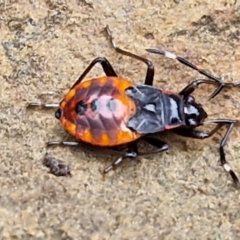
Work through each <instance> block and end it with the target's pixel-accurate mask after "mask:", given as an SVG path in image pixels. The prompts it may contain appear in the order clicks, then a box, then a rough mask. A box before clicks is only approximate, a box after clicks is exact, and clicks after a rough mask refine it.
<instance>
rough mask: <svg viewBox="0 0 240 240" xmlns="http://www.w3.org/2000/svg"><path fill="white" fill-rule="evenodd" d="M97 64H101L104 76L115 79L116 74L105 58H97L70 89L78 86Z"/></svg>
mask: <svg viewBox="0 0 240 240" xmlns="http://www.w3.org/2000/svg"><path fill="white" fill-rule="evenodd" d="M97 63H100V64H101V66H102V68H103V71H104V72H105V74H106V75H107V76H109V77H117V74H116V72H115V70H114V69H113V67H112V65H111V63H110V62H109V61H108V60H107V59H106V58H105V57H97V58H95V59H94V60H93V61H92V62H91V63H90V64H89V66H88V67H87V68H86V69H85V70H84V72H83V73H82V74H81V75H80V77H79V78H78V80H77V81H76V82H75V83H74V85H73V86H72V88H74V87H75V86H76V85H77V84H79V83H80V82H81V81H82V80H83V79H84V78H85V76H86V75H87V74H88V73H89V72H90V71H91V69H92V68H93V67H94V66H95V65H96V64H97Z"/></svg>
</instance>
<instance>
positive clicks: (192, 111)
mask: <svg viewBox="0 0 240 240" xmlns="http://www.w3.org/2000/svg"><path fill="white" fill-rule="evenodd" d="M184 114H185V116H186V125H187V126H188V127H192V128H194V127H197V126H199V125H201V124H202V123H203V121H204V120H205V119H206V118H207V113H206V112H205V110H204V109H203V108H202V105H201V104H199V103H196V102H195V99H194V97H193V96H188V98H187V99H186V100H185V104H184Z"/></svg>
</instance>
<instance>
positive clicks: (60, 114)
mask: <svg viewBox="0 0 240 240" xmlns="http://www.w3.org/2000/svg"><path fill="white" fill-rule="evenodd" d="M61 117H62V110H61V109H60V108H59V109H58V110H57V111H56V112H55V118H57V119H60V118H61Z"/></svg>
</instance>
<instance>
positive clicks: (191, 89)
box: [179, 79, 223, 100]
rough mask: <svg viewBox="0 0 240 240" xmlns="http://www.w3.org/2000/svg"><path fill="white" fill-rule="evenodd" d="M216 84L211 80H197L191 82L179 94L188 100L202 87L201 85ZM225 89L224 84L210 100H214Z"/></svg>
mask: <svg viewBox="0 0 240 240" xmlns="http://www.w3.org/2000/svg"><path fill="white" fill-rule="evenodd" d="M203 83H204V84H216V82H213V81H212V80H209V79H196V80H194V81H193V82H191V83H190V84H189V85H187V86H186V87H185V88H184V89H183V90H182V91H181V92H180V93H179V94H180V95H183V96H184V98H187V97H188V96H189V95H190V94H191V93H192V92H194V91H195V89H196V88H197V87H198V86H199V85H201V84H203ZM222 88H223V84H221V85H220V86H219V87H218V88H217V89H216V90H215V91H214V92H213V93H212V94H211V95H210V97H209V100H210V99H212V98H214V97H215V96H216V95H218V94H219V93H220V92H221V90H222Z"/></svg>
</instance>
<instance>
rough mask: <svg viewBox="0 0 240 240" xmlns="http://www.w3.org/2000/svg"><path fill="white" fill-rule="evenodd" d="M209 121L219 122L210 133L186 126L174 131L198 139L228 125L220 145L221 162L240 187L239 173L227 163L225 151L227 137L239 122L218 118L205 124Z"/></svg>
mask: <svg viewBox="0 0 240 240" xmlns="http://www.w3.org/2000/svg"><path fill="white" fill-rule="evenodd" d="M208 123H215V124H217V125H216V127H215V128H214V129H213V130H212V131H211V132H210V133H205V132H201V131H197V130H194V129H184V128H182V129H181V128H179V129H174V130H173V131H174V132H175V133H177V134H178V135H181V136H185V137H190V138H196V139H205V138H209V137H211V136H212V135H213V134H214V133H216V132H217V131H218V129H219V128H221V127H222V126H223V125H228V128H227V131H226V133H225V135H224V137H223V138H222V140H221V142H220V146H219V153H220V162H221V165H222V167H223V168H224V169H225V171H226V172H228V173H229V174H230V175H231V177H232V179H233V182H234V183H235V185H236V186H237V187H240V181H239V179H238V177H237V175H236V174H235V172H234V171H233V170H232V168H231V167H230V165H229V164H228V163H227V160H226V158H225V152H224V146H225V145H226V142H227V139H228V137H229V135H230V133H231V131H232V129H233V126H234V124H235V123H238V122H237V121H235V120H231V119H216V120H209V121H206V122H204V123H203V124H208Z"/></svg>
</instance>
